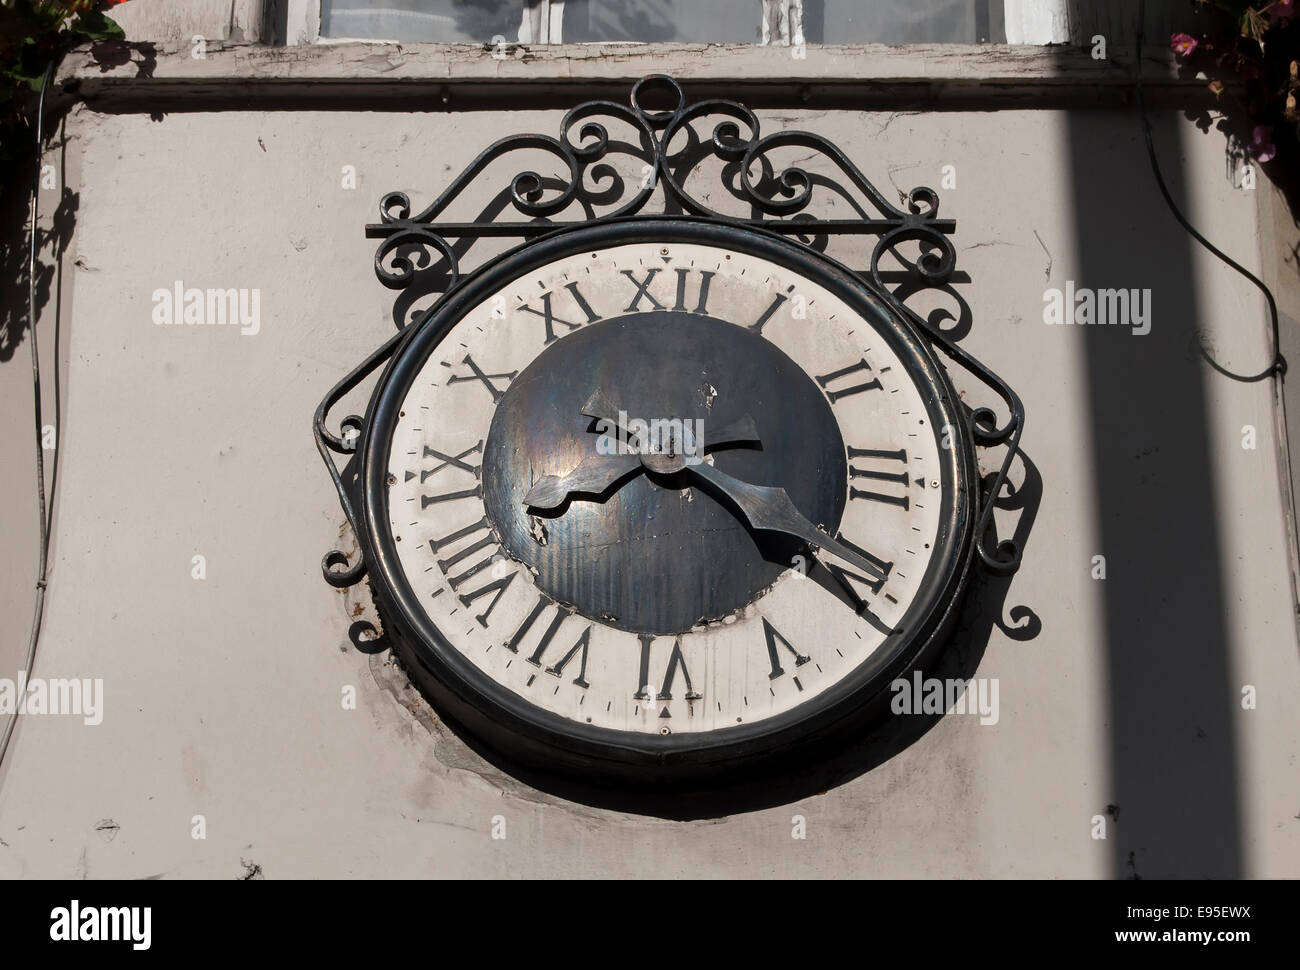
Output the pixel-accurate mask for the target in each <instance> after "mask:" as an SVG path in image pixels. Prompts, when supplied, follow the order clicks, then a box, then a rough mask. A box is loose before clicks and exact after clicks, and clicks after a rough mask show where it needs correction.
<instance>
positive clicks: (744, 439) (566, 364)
mask: <svg viewBox="0 0 1300 970" xmlns="http://www.w3.org/2000/svg"><path fill="white" fill-rule="evenodd" d="M363 448H364V455H365V461H366V463H367V471H366V473H365V478H366V480H367V482H368V485H367V492H366V499H367V500H366V518H365V521H366V524H367V527H368V531H369V532H370V533H371V534H370V535H369V536H368V537H367V541H368V542H369V543H370V544H371V545H372V546H373V547H374V551H375V556H374V558H375V559H376V560H377V561H378V563H379V565H380V568H379V570H378V573H379V575H378V576H377V577H376V579H377V580H378V585H379V587H380V592H381V594H382V595H381V602H386V603H391V605H390V606H389V609H388V611H387V612H389V613H392V614H395V616H390V617H386V619H388V620H389V621H390V622H392V621H393V620H395V621H396V623H397V625H398V627H399V629H400V630H401V631H402V633H403V636H402V637H401V638H400V640H399V642H402V643H404V644H405V647H404V649H405V651H406V652H407V654H408V656H406V657H405V659H406V660H407V661H408V663H409V664H410V665H412V666H414V667H416V668H418V670H417V673H418V674H419V675H420V676H419V677H417V679H420V680H421V681H422V682H425V681H427V682H428V683H430V684H431V685H432V686H433V688H434V692H435V693H436V694H439V695H440V696H445V697H446V698H448V699H449V700H450V699H452V698H454V699H455V700H454V704H455V706H457V707H458V708H459V709H472V710H473V711H474V712H475V719H476V720H477V719H480V717H479V716H481V719H482V720H483V722H484V723H486V724H490V725H492V727H493V728H494V729H496V730H498V733H499V734H500V735H501V736H504V737H507V738H508V737H510V736H514V737H517V738H519V739H520V740H521V741H523V742H525V746H526V747H532V748H536V747H537V746H538V745H539V744H540V745H541V746H542V747H545V746H548V745H549V746H554V747H557V748H560V749H564V750H565V751H566V752H567V753H569V754H573V753H575V752H576V753H578V754H587V755H590V756H592V757H595V758H613V759H615V760H619V759H622V758H624V757H626V758H629V759H633V760H635V759H637V758H643V757H645V756H646V755H650V756H652V757H656V758H658V759H659V763H663V762H664V759H665V757H671V756H673V755H683V756H686V757H688V758H694V759H696V760H697V761H698V760H699V759H701V758H702V759H703V760H704V761H706V762H707V761H713V762H717V763H720V762H723V761H725V760H727V759H728V758H730V757H735V756H738V755H737V753H738V752H741V751H745V752H751V753H752V752H754V751H757V750H761V749H762V748H763V746H764V743H765V742H766V743H767V744H768V745H770V746H777V745H788V743H789V742H790V741H791V739H792V738H793V737H795V736H797V735H798V734H799V733H800V732H806V731H810V730H812V729H813V728H814V727H815V726H816V725H819V724H825V723H829V722H830V721H834V720H835V719H837V718H838V717H840V716H842V715H843V713H844V711H845V710H847V709H849V708H852V707H853V706H855V705H861V704H862V703H864V702H865V701H866V700H867V699H869V698H870V697H873V696H878V695H879V694H880V692H881V691H882V690H883V689H884V688H885V687H886V686H887V681H888V679H891V678H893V677H895V676H897V675H898V674H899V673H900V672H901V671H903V670H905V669H906V668H907V667H908V666H909V665H910V664H911V663H913V661H915V659H916V657H917V656H918V654H919V652H920V651H921V650H922V649H923V648H924V647H925V646H926V645H927V644H928V643H929V642H931V640H932V639H933V638H934V636H935V634H936V631H937V630H938V627H939V626H940V625H941V624H942V621H943V619H944V617H945V615H946V614H947V613H948V612H949V609H950V607H951V605H952V601H953V599H954V597H955V595H956V592H957V590H958V589H959V587H960V583H961V579H962V577H963V576H964V571H965V564H966V562H967V561H968V553H969V540H970V535H969V533H970V521H971V514H970V508H969V505H970V492H969V488H970V481H969V480H970V478H971V469H970V467H969V466H970V458H969V445H968V444H967V443H966V437H965V432H964V430H963V426H962V421H961V420H960V418H959V416H958V413H957V410H956V407H955V405H954V403H953V401H952V394H951V390H950V388H949V387H948V384H947V382H946V379H945V378H944V377H943V375H942V373H941V371H940V370H939V368H938V367H937V365H936V364H935V363H934V361H933V360H932V359H931V358H930V357H929V355H928V352H927V351H925V350H924V349H923V347H922V345H921V343H920V341H918V340H917V339H916V337H915V336H914V335H913V334H912V333H911V332H910V330H909V329H908V327H907V326H906V325H905V324H904V323H903V322H902V321H900V320H899V319H898V318H897V317H896V316H894V315H892V314H891V313H890V312H889V311H888V310H887V309H886V305H885V304H884V303H883V302H882V301H880V300H879V299H878V298H877V297H875V296H874V295H873V294H871V293H870V292H869V291H868V290H866V289H865V288H864V287H863V286H862V284H861V283H860V282H858V281H857V280H856V279H855V278H853V277H852V275H851V274H850V273H848V272H847V271H846V270H844V269H842V268H840V267H838V266H836V265H835V264H833V263H830V262H829V261H826V260H823V259H821V258H820V257H817V256H816V255H815V254H811V253H809V252H807V251H805V250H801V249H799V248H798V247H795V246H793V245H790V244H787V243H785V242H783V241H781V240H777V239H774V238H771V237H768V236H765V235H762V234H754V233H742V232H738V231H736V230H732V229H722V228H718V227H716V226H709V225H705V224H700V223H687V222H683V221H667V220H659V221H649V220H647V221H639V222H635V221H634V222H628V223H623V224H619V225H616V226H612V227H610V226H606V227H601V228H600V229H589V230H580V231H577V232H571V233H567V234H564V235H562V236H557V237H554V238H551V239H547V240H544V241H542V242H540V243H537V244H534V245H532V246H530V247H526V248H525V249H523V250H521V251H519V252H517V253H515V254H513V255H510V256H508V257H506V258H504V259H502V260H500V261H498V262H497V263H495V264H493V265H492V266H490V267H489V268H488V269H487V270H485V271H484V272H483V273H481V274H480V275H479V276H477V277H476V278H475V279H474V280H472V281H471V282H470V283H469V284H467V285H466V286H465V287H464V288H463V289H462V290H460V291H458V293H457V294H455V295H454V298H452V299H449V300H448V301H447V302H446V304H445V305H444V306H443V307H442V308H440V309H439V310H438V311H437V312H436V313H435V314H434V315H433V316H432V317H431V318H430V319H429V320H427V321H426V322H425V323H424V324H422V325H421V328H420V330H419V331H418V332H417V333H415V334H414V336H413V338H412V339H411V340H409V341H408V342H407V344H406V345H405V347H404V348H403V349H402V350H401V351H399V355H398V358H397V359H396V360H395V361H394V364H393V365H392V367H391V368H390V373H389V374H388V375H386V376H385V379H384V381H383V382H381V386H380V388H379V389H378V390H377V392H376V405H375V409H374V419H373V421H372V422H371V425H370V427H369V429H368V433H367V440H366V442H365V444H364V446H363ZM374 572H375V570H372V573H374ZM507 743H508V742H507ZM705 753H707V754H705Z"/></svg>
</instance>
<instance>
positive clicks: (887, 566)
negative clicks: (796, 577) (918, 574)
mask: <svg viewBox="0 0 1300 970" xmlns="http://www.w3.org/2000/svg"><path fill="white" fill-rule="evenodd" d="M835 538H836V540H837V541H838V542H839V543H840V544H841V545H843V546H847V547H848V548H849V549H852V550H853V551H854V552H856V553H857V554H858V555H859V556H861V557H862V558H863V559H865V560H867V561H868V562H869V563H870V564H871V567H872V568H871V569H869V570H868V571H867V573H868V574H867V575H866V576H862V575H860V574H858V573H855V572H850V571H849V570H848V569H845V568H844V567H843V566H840V565H838V564H836V563H832V562H823V561H821V560H818V562H820V563H821V565H824V566H825V567H826V569H827V571H828V572H830V574H831V575H832V576H834V577H835V581H836V582H837V583H839V585H840V588H841V589H843V590H844V593H845V595H846V596H847V597H848V600H849V604H850V605H851V606H852V607H853V612H854V613H856V614H858V616H860V617H862V618H863V619H864V620H866V621H867V622H868V623H870V624H871V625H872V626H873V627H875V628H876V629H877V630H879V631H880V632H881V633H883V634H885V636H889V635H890V634H891V633H893V632H894V631H893V629H892V628H891V627H890V626H889V624H887V623H885V621H884V620H882V619H881V618H880V617H878V616H876V614H875V613H873V612H872V611H871V604H870V603H868V602H867V600H866V599H865V598H863V597H862V596H861V595H859V593H858V591H857V590H856V589H855V588H854V586H853V584H854V583H860V584H862V585H863V586H865V587H866V588H867V589H869V590H871V595H872V596H879V595H880V591H881V590H882V589H884V588H885V583H886V582H888V581H889V574H890V572H891V571H892V570H893V568H894V564H893V563H892V562H885V560H883V559H881V558H880V557H878V556H873V555H872V554H871V553H869V552H867V550H865V549H863V548H862V547H861V546H858V545H855V544H854V543H852V542H850V541H849V540H848V539H846V538H845V537H844V534H843V533H836V535H835Z"/></svg>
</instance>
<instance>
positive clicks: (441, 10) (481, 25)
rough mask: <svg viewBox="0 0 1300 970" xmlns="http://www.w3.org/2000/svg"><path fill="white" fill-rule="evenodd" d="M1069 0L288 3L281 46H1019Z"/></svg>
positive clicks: (1055, 38) (1059, 29)
mask: <svg viewBox="0 0 1300 970" xmlns="http://www.w3.org/2000/svg"><path fill="white" fill-rule="evenodd" d="M1068 2H1069V0H707V2H703V0H289V4H288V7H289V11H288V20H289V23H288V31H287V36H288V38H289V43H313V42H316V41H326V42H328V41H340V40H387V41H398V42H402V43H420V42H425V43H494V42H495V43H502V42H505V43H516V42H518V43H527V44H547V43H550V44H555V43H594V42H605V43H618V42H622V43H701V42H712V43H733V44H744V43H762V42H764V21H765V20H767V21H768V23H769V25H770V26H769V28H768V30H767V34H768V37H767V40H768V41H770V42H776V43H780V42H781V37H780V35H779V31H780V22H781V18H780V8H781V7H787V11H788V12H787V22H788V23H789V24H790V29H789V36H791V37H792V38H793V39H794V40H795V42H796V43H797V42H798V38H799V28H800V23H799V22H800V21H802V34H803V38H804V40H805V41H806V42H807V43H809V44H822V43H834V44H863V43H888V44H915V43H959V44H974V43H1007V42H1011V43H1029V44H1042V43H1053V42H1060V41H1064V40H1066V39H1068V36H1069V34H1068V16H1067V13H1066V7H1067V3H1068Z"/></svg>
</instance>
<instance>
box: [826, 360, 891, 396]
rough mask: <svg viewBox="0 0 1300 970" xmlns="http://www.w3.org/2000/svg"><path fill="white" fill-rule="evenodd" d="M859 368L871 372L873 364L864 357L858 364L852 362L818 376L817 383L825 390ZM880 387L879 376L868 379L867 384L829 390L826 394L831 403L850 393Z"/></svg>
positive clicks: (878, 388)
mask: <svg viewBox="0 0 1300 970" xmlns="http://www.w3.org/2000/svg"><path fill="white" fill-rule="evenodd" d="M859 370H861V371H866V372H867V373H870V372H871V365H870V364H868V363H867V362H866V360H865V359H863V360H860V361H858V362H857V363H856V364H850V365H849V366H848V367H844V368H841V369H840V370H837V371H833V372H831V373H830V374H825V375H823V376H821V377H819V378H817V383H818V384H820V385H821V386H822V388H823V390H825V389H826V387H827V385H829V384H831V383H833V382H834V381H837V380H839V379H840V378H841V377H844V376H846V375H848V374H852V373H853V372H854V371H859ZM880 389H881V387H880V380H879V379H878V378H877V379H873V380H871V381H868V382H867V383H866V384H858V385H856V386H854V387H846V388H844V389H843V390H839V391H831V390H827V391H826V396H827V397H829V398H830V399H831V403H832V404H834V403H835V402H836V401H838V400H839V399H840V398H842V397H848V396H849V395H850V394H860V393H862V392H863V391H878V390H880Z"/></svg>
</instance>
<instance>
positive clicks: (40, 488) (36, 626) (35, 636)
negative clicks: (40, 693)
mask: <svg viewBox="0 0 1300 970" xmlns="http://www.w3.org/2000/svg"><path fill="white" fill-rule="evenodd" d="M53 73H54V64H53V62H51V63H50V65H49V66H48V67H47V68H46V69H45V76H44V77H42V78H41V93H40V98H39V99H38V101H37V107H36V171H35V177H34V178H33V179H32V222H31V232H30V234H29V236H28V249H27V333H28V339H29V341H30V344H31V352H32V393H33V396H34V397H35V400H36V497H37V502H38V503H39V509H38V511H39V515H40V535H41V540H40V551H39V554H38V555H39V557H40V558H39V563H38V566H37V573H36V610H35V615H34V617H33V618H32V634H31V638H30V640H29V641H28V644H27V661H26V663H25V664H24V666H23V670H25V671H26V672H27V674H28V676H31V671H32V662H33V661H34V660H35V658H36V644H37V642H38V641H39V640H40V636H41V620H42V618H43V617H44V615H45V585H46V582H45V580H46V572H47V568H48V565H49V558H50V521H49V519H48V518H47V516H46V514H45V505H46V503H45V449H44V447H43V443H42V441H41V438H42V429H41V358H40V348H39V346H38V345H37V342H36V222H37V205H38V202H39V201H40V191H41V165H42V162H43V160H44V156H43V147H44V135H45V90H46V88H48V87H49V85H50V76H51V75H52V74H53ZM55 446H56V447H57V446H58V441H57V440H56V441H55ZM22 705H23V698H21V697H19V698H15V701H14V710H13V713H12V714H11V715H10V716H9V722H8V723H7V724H6V725H5V732H4V738H3V740H0V765H3V764H4V759H5V754H6V753H7V752H8V751H9V740H10V738H12V737H13V733H14V728H15V727H16V726H17V724H18V712H19V711H20V710H22Z"/></svg>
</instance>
